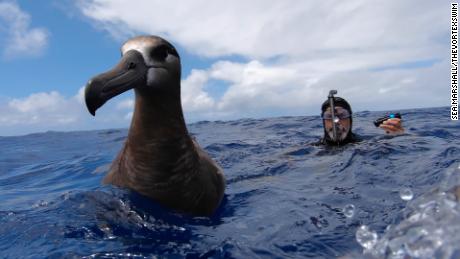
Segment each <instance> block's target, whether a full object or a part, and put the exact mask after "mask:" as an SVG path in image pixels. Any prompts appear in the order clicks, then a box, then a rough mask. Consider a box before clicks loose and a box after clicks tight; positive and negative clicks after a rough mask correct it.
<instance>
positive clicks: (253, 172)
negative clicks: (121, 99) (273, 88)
mask: <svg viewBox="0 0 460 259" xmlns="http://www.w3.org/2000/svg"><path fill="white" fill-rule="evenodd" d="M386 113H387V112H358V113H356V114H354V117H353V128H354V132H355V133H357V134H358V135H359V136H361V138H362V139H363V140H362V141H361V142H359V143H355V144H349V145H347V146H345V147H325V146H317V145H314V143H315V142H317V141H318V140H319V139H320V137H321V136H322V134H323V129H322V122H321V119H320V117H319V116H310V117H305V116H302V117H277V118H267V119H241V120H236V121H213V122H207V121H204V122H198V123H193V124H190V125H188V128H189V131H190V133H191V134H192V135H193V136H194V137H195V138H196V139H197V141H198V142H199V143H200V145H201V146H202V147H203V148H204V149H205V150H206V151H207V152H208V153H209V154H210V156H211V157H213V158H214V159H215V160H216V161H217V162H218V163H219V164H220V165H221V167H222V168H223V169H224V172H225V175H226V179H227V187H226V190H225V197H224V201H223V203H222V204H221V206H220V208H219V209H218V211H217V212H216V214H215V215H214V216H213V217H211V218H206V217H191V216H187V215H183V214H180V213H176V212H174V211H171V210H168V209H166V208H162V207H161V206H159V205H158V204H156V203H155V202H153V201H150V200H148V199H146V198H144V197H142V196H140V195H139V194H136V193H135V192H132V191H129V190H125V189H120V188H116V187H113V186H104V185H102V184H101V180H102V178H103V177H104V175H105V173H106V172H107V170H108V167H109V165H110V163H111V161H112V160H113V159H114V157H115V155H116V154H117V153H118V151H119V150H120V148H121V146H122V144H123V142H124V141H125V138H126V136H127V130H126V129H121V130H119V129H114V130H99V131H82V132H66V133H62V132H46V133H38V134H31V135H27V136H18V137H0V258H184V257H185V258H305V257H311V258H337V257H338V258H358V257H363V258H385V257H386V258H460V246H459V244H460V208H459V205H458V204H459V201H458V199H457V198H458V197H456V196H455V195H454V194H453V192H452V190H453V188H455V186H458V185H460V168H459V166H460V122H458V121H451V120H450V109H449V108H448V107H444V108H430V109H414V110H404V111H401V113H402V116H403V124H404V126H405V128H406V133H405V134H402V135H398V136H387V135H385V134H384V132H383V131H382V130H381V129H378V128H375V127H374V125H373V124H372V121H373V120H374V119H376V118H377V117H380V116H382V115H385V114H386Z"/></svg>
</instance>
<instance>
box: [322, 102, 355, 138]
mask: <svg viewBox="0 0 460 259" xmlns="http://www.w3.org/2000/svg"><path fill="white" fill-rule="evenodd" d="M333 102H334V104H333V105H334V114H333V113H332V111H331V104H330V103H331V102H330V99H328V100H326V101H325V102H324V103H323V105H321V117H322V118H323V127H324V137H325V139H326V141H328V142H332V143H337V144H341V143H346V142H347V140H351V138H352V135H353V134H352V132H351V129H352V122H353V120H352V111H351V106H350V104H349V103H348V102H347V101H346V100H345V99H343V98H340V97H333ZM333 115H334V116H333ZM334 120H335V122H334ZM334 127H335V131H336V134H335V137H334Z"/></svg>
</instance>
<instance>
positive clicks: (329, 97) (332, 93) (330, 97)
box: [327, 90, 338, 141]
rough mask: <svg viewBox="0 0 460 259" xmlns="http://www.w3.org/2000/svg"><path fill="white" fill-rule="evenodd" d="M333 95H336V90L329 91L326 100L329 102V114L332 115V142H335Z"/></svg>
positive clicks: (335, 121) (335, 120) (335, 122)
mask: <svg viewBox="0 0 460 259" xmlns="http://www.w3.org/2000/svg"><path fill="white" fill-rule="evenodd" d="M334 94H337V90H330V91H329V95H328V96H327V99H328V100H329V107H331V114H332V136H333V140H334V141H337V128H336V127H337V125H336V124H337V122H338V120H337V119H336V118H335V105H334Z"/></svg>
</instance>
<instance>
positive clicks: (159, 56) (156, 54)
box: [151, 45, 169, 61]
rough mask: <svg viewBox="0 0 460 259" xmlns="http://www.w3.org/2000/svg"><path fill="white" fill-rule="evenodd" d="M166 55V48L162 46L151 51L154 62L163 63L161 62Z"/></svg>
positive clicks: (167, 52)
mask: <svg viewBox="0 0 460 259" xmlns="http://www.w3.org/2000/svg"><path fill="white" fill-rule="evenodd" d="M168 54H169V51H168V47H167V46H165V45H162V46H159V47H156V48H155V49H153V50H152V53H151V56H152V58H154V59H155V60H161V61H163V60H165V59H166V57H167V56H168Z"/></svg>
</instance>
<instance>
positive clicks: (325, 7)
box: [79, 0, 448, 59]
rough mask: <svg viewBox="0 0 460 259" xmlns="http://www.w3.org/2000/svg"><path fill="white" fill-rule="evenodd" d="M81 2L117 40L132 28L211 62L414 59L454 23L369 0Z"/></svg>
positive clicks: (404, 5)
mask: <svg viewBox="0 0 460 259" xmlns="http://www.w3.org/2000/svg"><path fill="white" fill-rule="evenodd" d="M79 3H80V8H81V10H82V12H83V13H84V14H85V15H86V16H88V17H90V18H92V19H93V20H95V21H97V22H98V23H99V24H100V25H101V26H103V27H104V28H106V29H107V30H109V31H110V32H111V33H113V34H114V35H120V30H123V31H126V29H130V30H129V32H128V34H129V35H131V34H133V33H138V32H141V33H151V34H158V35H162V36H165V37H166V38H168V39H171V40H173V41H174V42H178V43H179V44H181V45H182V46H184V47H185V48H187V49H188V50H190V51H191V52H194V53H198V54H201V55H205V56H225V55H231V54H238V55H242V56H246V57H251V58H257V59H259V58H267V57H276V56H279V55H283V56H290V57H299V56H300V57H311V56H315V55H320V56H322V57H327V56H336V55H337V54H338V53H341V52H344V51H345V52H347V51H348V52H350V51H351V52H361V51H366V52H368V53H375V52H380V51H388V52H391V51H392V49H393V50H394V51H400V50H401V49H404V50H405V52H407V55H411V54H413V53H414V52H416V51H417V48H426V47H427V44H428V45H436V37H439V36H442V35H443V34H442V30H441V31H440V30H439V29H440V28H443V27H446V26H445V24H448V17H447V16H446V15H445V7H444V6H443V5H440V4H438V3H436V2H429V1H424V2H417V4H414V3H412V2H407V1H377V2H372V3H369V2H367V1H363V0H355V1H332V0H326V1H321V3H319V2H315V1H267V0H254V1H244V0H234V1H223V0H216V1H206V0H197V1H161V0H156V1H155V0H153V1H152V0H137V1H129V2H127V1H122V0H110V1H109V0H81V1H80V2H79ZM377 10H378V12H377ZM377 13H378V15H377ZM420 13H423V14H424V15H418V14H420ZM446 28H447V27H446ZM447 29H448V28H447ZM447 29H444V30H447ZM124 36H125V37H126V36H127V35H124ZM437 44H438V46H439V44H440V43H439V42H437ZM320 51H329V52H325V53H319V52H320ZM431 51H435V50H431ZM438 51H439V49H438Z"/></svg>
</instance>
